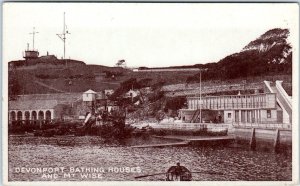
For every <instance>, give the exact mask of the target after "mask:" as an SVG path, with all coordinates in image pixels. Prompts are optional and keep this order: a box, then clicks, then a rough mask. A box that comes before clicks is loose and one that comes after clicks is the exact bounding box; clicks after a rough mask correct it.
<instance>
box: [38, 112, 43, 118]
mask: <svg viewBox="0 0 300 186" xmlns="http://www.w3.org/2000/svg"><path fill="white" fill-rule="evenodd" d="M38 116H39V120H44V112H43V111H41V110H40V111H39V115H38Z"/></svg>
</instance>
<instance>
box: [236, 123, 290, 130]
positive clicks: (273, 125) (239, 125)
mask: <svg viewBox="0 0 300 186" xmlns="http://www.w3.org/2000/svg"><path fill="white" fill-rule="evenodd" d="M232 125H233V127H237V128H261V129H285V130H292V124H287V123H275V122H272V123H271V122H270V123H268V122H263V123H236V122H233V123H232Z"/></svg>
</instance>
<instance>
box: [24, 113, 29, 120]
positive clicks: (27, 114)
mask: <svg viewBox="0 0 300 186" xmlns="http://www.w3.org/2000/svg"><path fill="white" fill-rule="evenodd" d="M24 115H25V120H30V112H29V111H25V114H24Z"/></svg>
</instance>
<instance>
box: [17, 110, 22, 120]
mask: <svg viewBox="0 0 300 186" xmlns="http://www.w3.org/2000/svg"><path fill="white" fill-rule="evenodd" d="M22 117H23V114H22V112H21V111H18V112H17V120H18V121H20V120H22V119H23V118H22Z"/></svg>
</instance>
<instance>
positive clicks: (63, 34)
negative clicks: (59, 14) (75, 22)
mask: <svg viewBox="0 0 300 186" xmlns="http://www.w3.org/2000/svg"><path fill="white" fill-rule="evenodd" d="M65 15H66V13H65V12H64V21H63V33H62V34H56V35H57V36H58V37H59V38H60V39H61V40H62V41H63V42H64V59H66V39H67V38H66V35H67V34H70V33H69V32H68V31H67V30H66V20H65V19H66V18H65V17H66V16H65Z"/></svg>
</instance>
